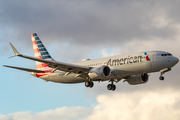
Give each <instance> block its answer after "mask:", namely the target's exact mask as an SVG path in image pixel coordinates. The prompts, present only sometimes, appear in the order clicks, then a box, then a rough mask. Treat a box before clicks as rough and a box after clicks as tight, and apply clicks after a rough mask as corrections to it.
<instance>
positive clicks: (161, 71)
mask: <svg viewBox="0 0 180 120" xmlns="http://www.w3.org/2000/svg"><path fill="white" fill-rule="evenodd" d="M170 70H171V69H170V68H165V69H163V70H160V73H161V76H160V77H159V79H160V80H164V77H163V76H162V75H163V74H164V73H165V72H168V71H170Z"/></svg>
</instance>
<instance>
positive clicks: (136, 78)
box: [126, 73, 149, 85]
mask: <svg viewBox="0 0 180 120" xmlns="http://www.w3.org/2000/svg"><path fill="white" fill-rule="evenodd" d="M148 79H149V75H148V74H147V73H146V74H140V75H133V76H130V77H128V78H127V79H126V81H127V82H128V83H129V84H130V85H136V84H143V83H146V82H148Z"/></svg>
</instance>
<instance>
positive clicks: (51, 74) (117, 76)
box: [4, 33, 179, 91]
mask: <svg viewBox="0 0 180 120" xmlns="http://www.w3.org/2000/svg"><path fill="white" fill-rule="evenodd" d="M31 38H32V44H33V49H34V55H35V57H30V56H26V55H22V54H20V53H19V52H18V51H17V50H16V49H15V47H14V46H13V45H12V44H11V43H10V45H11V47H12V49H13V51H14V52H15V56H19V57H23V58H26V59H30V60H34V61H36V68H37V69H28V68H20V67H13V66H7V65H4V66H5V67H10V68H15V69H19V70H23V71H28V72H30V74H31V75H33V76H35V77H38V78H41V79H43V80H45V81H52V82H58V83H82V82H84V83H85V86H86V87H90V88H92V87H93V85H94V83H93V81H110V82H111V83H110V84H108V85H107V89H108V90H112V91H114V90H115V89H116V86H115V85H114V82H119V81H120V80H122V79H124V82H125V81H127V82H128V83H129V84H131V85H136V84H143V83H146V82H147V81H148V79H149V75H148V73H152V72H160V74H161V75H160V77H159V79H160V80H164V77H163V76H162V75H163V74H164V73H165V72H168V71H170V70H171V68H172V67H173V66H174V65H176V64H177V63H178V62H179V59H178V58H176V57H174V56H172V54H171V53H168V52H164V51H149V52H148V51H146V52H141V53H136V54H128V55H120V56H112V57H105V58H100V59H94V60H90V59H84V60H83V61H82V62H78V63H63V62H58V61H55V60H54V59H53V58H52V57H51V56H50V54H49V52H48V51H47V50H46V48H45V47H44V45H43V44H42V42H41V40H40V39H39V37H38V36H37V34H36V33H34V34H31Z"/></svg>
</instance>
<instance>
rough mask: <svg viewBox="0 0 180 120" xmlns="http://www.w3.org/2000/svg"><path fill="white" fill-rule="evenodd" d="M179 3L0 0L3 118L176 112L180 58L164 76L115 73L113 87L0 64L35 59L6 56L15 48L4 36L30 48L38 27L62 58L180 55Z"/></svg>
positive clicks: (85, 119) (86, 118) (27, 63)
mask: <svg viewBox="0 0 180 120" xmlns="http://www.w3.org/2000/svg"><path fill="white" fill-rule="evenodd" d="M179 6H180V2H179V1H176V0H172V1H168V0H159V1H156V0H146V1H141V0H140V1H139V0H130V1H124V0H120V1H106V0H99V1H96V0H91V1H81V0H75V1H63V0H62V1H57V0H52V1H49V0H43V1H42V0H31V1H24V0H17V1H13V0H0V16H1V19H0V26H1V27H0V56H1V60H0V61H1V63H0V73H1V78H0V95H1V97H0V119H2V120H20V119H27V120H32V119H39V120H41V119H42V120H50V119H54V120H56V119H57V120H59V119H62V120H77V119H78V120H94V119H103V120H109V119H114V120H119V119H121V120H134V119H138V120H151V119H153V120H159V119H163V120H169V119H173V120H179V119H180V95H179V92H180V89H179V88H180V87H179V85H180V82H179V78H180V75H179V71H180V64H177V65H176V66H175V67H173V69H172V70H171V71H170V72H168V73H166V74H165V75H164V76H165V80H164V81H159V80H158V78H159V75H160V73H153V74H150V78H149V81H148V82H147V83H146V84H142V85H135V86H131V85H129V84H128V83H127V82H125V83H123V82H122V81H120V82H118V83H117V84H116V87H117V89H116V91H114V92H112V91H108V90H107V89H106V87H107V84H108V82H102V83H96V82H95V85H94V87H93V88H92V89H89V88H86V87H85V86H84V83H80V84H60V83H53V82H45V81H43V80H41V79H38V78H35V77H34V76H31V75H30V74H29V73H28V72H24V71H19V70H15V69H10V68H5V67H3V66H2V65H12V66H19V67H26V68H35V67H36V66H35V62H34V61H31V60H26V59H23V58H18V57H13V58H8V57H10V56H13V55H14V53H13V51H12V49H11V47H10V45H9V42H12V43H13V45H14V46H15V47H16V48H17V50H18V51H19V52H20V53H22V54H24V55H29V56H34V54H33V48H32V42H31V38H30V37H31V36H30V35H31V34H32V33H35V32H36V33H37V34H38V36H39V37H40V39H41V41H42V42H43V43H44V45H45V46H46V48H47V49H48V51H49V53H50V54H51V55H52V57H53V58H54V59H55V60H57V61H61V62H67V63H71V62H78V61H81V60H82V59H84V58H90V59H95V58H100V57H106V56H112V55H121V54H129V53H135V52H141V51H151V50H164V51H168V52H170V53H172V54H173V55H174V56H176V57H178V58H180V54H179V46H180V22H179V21H180V14H179ZM139 111H143V114H141V113H140V112H139ZM67 113H68V114H67ZM159 113H161V116H160V115H159Z"/></svg>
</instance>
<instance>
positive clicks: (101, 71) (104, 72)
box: [88, 65, 111, 80]
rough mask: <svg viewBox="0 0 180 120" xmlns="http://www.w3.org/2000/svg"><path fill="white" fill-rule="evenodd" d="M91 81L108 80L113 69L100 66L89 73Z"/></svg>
mask: <svg viewBox="0 0 180 120" xmlns="http://www.w3.org/2000/svg"><path fill="white" fill-rule="evenodd" d="M88 75H89V77H90V78H91V79H94V80H95V79H107V78H108V77H109V76H110V75H111V69H110V68H109V67H108V66H105V65H103V66H100V67H95V68H92V69H91V70H90V71H89V73H88Z"/></svg>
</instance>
